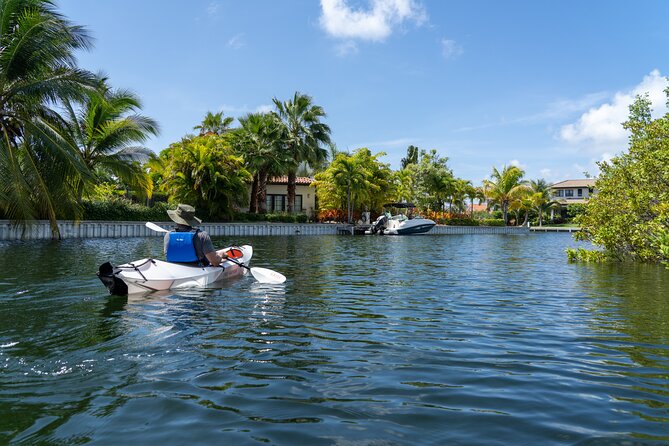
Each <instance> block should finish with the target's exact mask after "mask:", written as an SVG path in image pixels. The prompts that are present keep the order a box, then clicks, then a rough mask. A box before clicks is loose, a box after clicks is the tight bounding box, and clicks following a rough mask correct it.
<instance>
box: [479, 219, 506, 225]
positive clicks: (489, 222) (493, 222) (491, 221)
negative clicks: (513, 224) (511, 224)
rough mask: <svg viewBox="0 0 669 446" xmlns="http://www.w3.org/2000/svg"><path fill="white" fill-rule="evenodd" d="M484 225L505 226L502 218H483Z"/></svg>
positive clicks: (482, 223)
mask: <svg viewBox="0 0 669 446" xmlns="http://www.w3.org/2000/svg"><path fill="white" fill-rule="evenodd" d="M481 225H483V226H504V219H502V218H484V219H483V220H481Z"/></svg>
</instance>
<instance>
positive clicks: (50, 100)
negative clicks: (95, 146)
mask: <svg viewBox="0 0 669 446" xmlns="http://www.w3.org/2000/svg"><path fill="white" fill-rule="evenodd" d="M89 45H90V38H89V36H88V34H87V33H86V32H85V31H84V29H83V28H81V27H78V26H74V25H72V24H71V23H70V22H69V21H68V20H66V19H65V18H64V17H63V16H62V15H60V14H59V13H58V12H56V10H55V8H54V6H53V3H52V2H50V1H46V0H14V1H3V2H0V210H1V211H3V212H4V213H5V215H6V216H8V217H9V218H11V219H12V220H14V221H16V222H22V223H24V224H25V223H26V222H27V221H30V220H33V219H35V218H48V219H49V221H50V222H51V228H52V231H53V233H54V235H57V234H58V226H57V222H56V219H57V218H58V216H60V215H66V214H67V215H72V214H76V213H77V206H76V200H75V199H74V198H75V197H74V194H73V193H72V188H71V182H72V178H74V177H76V176H85V175H87V169H86V166H85V165H84V163H83V162H82V160H81V158H80V157H79V155H78V152H77V148H76V147H73V146H72V145H71V144H70V143H69V141H68V139H67V138H65V137H64V134H65V133H64V123H63V120H62V118H61V117H60V115H59V114H58V113H57V112H56V107H54V106H55V105H57V104H58V103H59V102H60V101H62V100H64V99H77V98H81V97H83V95H84V92H85V91H86V89H88V88H91V87H92V86H93V85H94V83H95V79H94V76H93V75H92V74H90V73H88V72H87V71H84V70H80V69H78V68H77V67H76V66H75V59H74V52H75V51H76V50H79V49H85V48H88V47H89Z"/></svg>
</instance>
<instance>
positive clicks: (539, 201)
mask: <svg viewBox="0 0 669 446" xmlns="http://www.w3.org/2000/svg"><path fill="white" fill-rule="evenodd" d="M531 201H532V210H533V211H534V212H536V213H537V216H538V217H539V226H542V225H543V220H544V213H546V212H548V211H550V210H551V209H559V208H560V203H558V202H557V201H553V200H550V199H548V198H546V195H545V194H544V193H542V192H535V193H533V194H532V196H531Z"/></svg>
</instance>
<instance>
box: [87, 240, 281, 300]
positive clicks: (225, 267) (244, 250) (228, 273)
mask: <svg viewBox="0 0 669 446" xmlns="http://www.w3.org/2000/svg"><path fill="white" fill-rule="evenodd" d="M225 252H226V254H227V255H228V260H225V261H224V262H223V263H221V265H220V266H198V265H192V264H184V263H171V262H165V261H163V260H157V259H141V260H137V261H135V262H130V263H125V264H123V265H119V266H114V265H112V264H111V263H109V262H107V263H103V264H102V265H100V269H99V271H98V277H99V278H100V280H101V281H102V283H103V284H104V285H105V286H106V287H107V289H108V290H109V293H110V294H116V295H121V296H123V295H126V294H133V293H141V292H147V291H163V290H171V289H177V288H193V287H199V288H202V287H206V286H208V285H211V284H213V283H214V282H218V281H221V280H225V279H229V278H231V277H235V276H240V275H242V274H245V273H246V271H247V270H249V269H251V270H252V272H254V277H256V278H257V274H258V270H259V272H260V273H261V274H262V275H263V276H267V275H269V273H273V272H272V271H271V270H266V269H264V268H249V267H248V264H249V263H250V261H251V257H252V256H253V248H252V247H251V246H250V245H244V246H241V247H237V246H235V247H229V248H226V249H225ZM268 271H269V273H268ZM275 274H276V273H275ZM283 280H285V278H284V279H283Z"/></svg>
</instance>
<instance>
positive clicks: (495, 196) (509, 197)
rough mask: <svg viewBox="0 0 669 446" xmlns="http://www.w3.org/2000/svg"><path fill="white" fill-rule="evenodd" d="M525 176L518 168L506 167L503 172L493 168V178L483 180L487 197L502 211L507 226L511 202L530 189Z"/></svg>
mask: <svg viewBox="0 0 669 446" xmlns="http://www.w3.org/2000/svg"><path fill="white" fill-rule="evenodd" d="M524 175H525V172H523V171H522V170H520V168H518V167H516V166H504V167H502V170H501V171H499V170H497V168H496V167H493V169H492V175H491V178H490V179H489V180H483V190H484V193H485V196H486V198H487V199H488V200H490V202H491V204H494V205H497V206H499V207H500V208H501V209H502V214H503V216H504V223H505V224H508V221H509V218H508V214H509V206H510V204H511V202H512V201H513V200H514V199H516V198H519V197H520V196H521V195H522V194H523V192H525V191H527V189H528V186H527V183H526V182H525V181H523V179H522V178H523V176H524Z"/></svg>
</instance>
